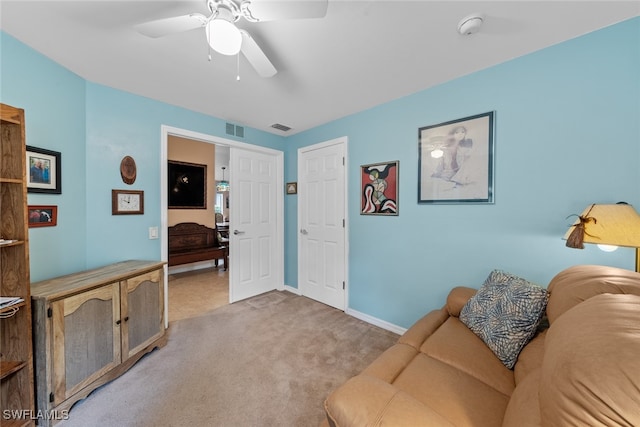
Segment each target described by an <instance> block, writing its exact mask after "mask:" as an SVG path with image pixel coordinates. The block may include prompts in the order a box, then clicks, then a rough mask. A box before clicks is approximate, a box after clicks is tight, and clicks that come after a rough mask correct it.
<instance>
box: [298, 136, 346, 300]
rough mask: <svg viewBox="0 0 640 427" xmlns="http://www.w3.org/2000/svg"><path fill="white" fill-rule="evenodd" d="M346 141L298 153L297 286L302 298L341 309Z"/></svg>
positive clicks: (313, 147) (343, 270)
mask: <svg viewBox="0 0 640 427" xmlns="http://www.w3.org/2000/svg"><path fill="white" fill-rule="evenodd" d="M345 143H346V139H338V140H333V141H329V142H326V143H323V144H317V145H314V146H310V147H304V148H301V149H299V150H298V203H299V205H298V226H299V227H298V228H299V230H298V248H299V254H298V284H299V287H300V292H301V294H302V295H304V296H307V297H309V298H313V299H315V300H317V301H320V302H322V303H325V304H327V305H330V306H332V307H336V308H338V309H340V310H344V308H345V281H346V272H345V263H346V262H345V252H346V250H345V219H346V216H345V200H344V198H345V172H344V170H345V166H344V157H345V155H344V153H345Z"/></svg>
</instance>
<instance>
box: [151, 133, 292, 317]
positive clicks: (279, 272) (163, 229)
mask: <svg viewBox="0 0 640 427" xmlns="http://www.w3.org/2000/svg"><path fill="white" fill-rule="evenodd" d="M169 136H176V137H180V138H187V139H191V140H195V141H199V142H205V143H208V144H216V145H226V146H228V147H234V148H241V149H244V150H250V151H258V152H260V153H265V154H270V155H273V156H275V158H276V185H277V187H276V188H282V189H283V188H284V152H283V151H280V150H275V149H273V148H268V147H263V146H260V145H254V144H250V143H246V142H240V141H234V140H232V139H227V138H222V137H219V136H214V135H208V134H204V133H200V132H195V131H191V130H188V129H182V128H177V127H173V126H168V125H160V231H159V233H160V248H161V260H162V261H164V262H168V260H169V228H168V223H169V214H168V206H169V204H168V195H167V190H168V185H167V174H168V167H167V161H168V160H169V158H168V153H167V150H168V145H169ZM229 181H230V182H233V170H229ZM275 244H276V247H275V248H274V249H275V251H274V255H275V257H276V265H277V268H276V279H275V280H276V289H278V290H284V191H276V240H275ZM227 271H228V272H229V286H231V281H232V279H233V277H232V275H233V273H232V272H231V269H228V270H227ZM229 303H231V292H229ZM164 312H165V316H164V319H165V320H164V326H165V328H168V327H169V267H168V265H166V264H165V266H164Z"/></svg>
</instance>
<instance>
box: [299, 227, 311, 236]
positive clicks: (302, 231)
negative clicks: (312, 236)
mask: <svg viewBox="0 0 640 427" xmlns="http://www.w3.org/2000/svg"><path fill="white" fill-rule="evenodd" d="M300 234H302V235H305V236H306V235H307V234H309V232H308V231H307V230H305V229H304V228H301V229H300Z"/></svg>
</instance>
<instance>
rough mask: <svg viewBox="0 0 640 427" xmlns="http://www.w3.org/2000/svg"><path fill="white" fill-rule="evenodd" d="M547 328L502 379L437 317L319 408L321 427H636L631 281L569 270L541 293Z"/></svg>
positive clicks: (461, 334)
mask: <svg viewBox="0 0 640 427" xmlns="http://www.w3.org/2000/svg"><path fill="white" fill-rule="evenodd" d="M547 290H548V303H547V305H546V317H547V319H548V324H549V327H548V329H544V330H542V331H540V330H538V332H537V335H535V337H534V338H533V339H531V341H529V343H528V344H527V345H526V346H525V347H524V348H523V349H522V351H521V352H520V353H519V356H518V358H517V362H516V363H515V366H514V368H513V369H508V368H507V367H506V366H505V365H504V364H503V362H501V361H500V359H498V357H496V355H495V354H494V352H493V351H492V350H490V349H489V347H487V345H485V342H484V341H483V340H482V339H480V338H479V337H478V336H476V335H475V334H474V333H473V332H472V331H471V330H470V329H469V328H467V326H465V324H464V323H462V322H461V321H460V318H459V316H460V312H461V310H462V309H463V307H464V306H465V304H466V303H467V301H468V300H469V299H470V298H471V297H472V296H473V295H474V294H475V292H476V290H474V289H470V288H462V287H458V288H455V289H453V290H452V291H451V293H450V294H449V296H448V299H447V303H446V305H445V307H443V308H442V309H440V310H436V311H433V312H431V313H429V314H427V315H426V316H424V317H423V318H422V319H420V320H419V321H418V322H416V323H415V324H414V325H413V326H412V327H411V328H409V330H407V331H406V333H405V334H404V335H402V336H401V337H400V339H399V340H398V342H397V344H395V345H394V346H393V347H391V348H389V349H388V350H387V351H385V352H384V353H383V354H382V355H381V356H380V357H379V358H377V359H376V360H375V361H374V362H373V363H372V364H371V365H369V366H368V367H367V368H366V369H365V370H364V371H363V372H362V373H360V374H359V375H357V376H356V377H354V378H351V379H350V380H348V381H347V382H346V383H344V384H343V385H341V386H340V387H339V388H338V389H336V390H335V391H334V392H332V393H331V394H330V395H329V396H328V398H327V399H326V401H325V411H326V414H327V420H326V421H325V422H323V424H324V425H327V424H329V425H331V426H333V427H346V426H357V427H364V426H509V427H511V426H514V427H515V426H517V427H526V426H640V273H635V272H632V271H628V270H623V269H618V268H611V267H603V266H575V267H571V268H568V269H566V270H564V271H562V272H560V273H559V274H558V275H557V276H556V277H554V278H553V279H552V281H551V282H550V283H549V285H548V287H547Z"/></svg>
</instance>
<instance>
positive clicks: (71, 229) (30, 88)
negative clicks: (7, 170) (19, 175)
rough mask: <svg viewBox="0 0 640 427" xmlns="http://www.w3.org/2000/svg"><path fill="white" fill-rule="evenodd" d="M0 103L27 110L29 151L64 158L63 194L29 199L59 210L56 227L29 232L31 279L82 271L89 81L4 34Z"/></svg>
mask: <svg viewBox="0 0 640 427" xmlns="http://www.w3.org/2000/svg"><path fill="white" fill-rule="evenodd" d="M0 61H1V63H0V79H1V80H0V91H1V92H0V101H1V102H2V103H5V104H9V105H13V106H15V107H18V108H23V109H24V110H25V122H26V129H25V132H26V140H27V145H32V146H34V147H38V148H45V149H48V150H53V151H58V152H60V153H62V157H61V163H62V194H35V193H34V194H29V195H28V201H29V204H30V205H57V206H58V225H57V226H56V227H42V228H31V229H29V253H30V264H31V279H32V280H33V281H37V280H41V279H44V278H48V277H55V276H59V275H61V274H66V273H68V272H72V271H79V270H82V269H84V267H85V264H86V253H87V246H86V239H85V237H86V236H85V229H86V226H87V218H86V207H87V202H86V199H85V197H84V195H85V193H86V188H87V186H86V176H85V162H86V158H85V156H86V147H85V121H86V120H85V81H84V79H82V78H80V77H78V76H77V75H76V74H74V73H71V72H70V71H68V70H67V69H66V68H63V67H60V66H59V65H57V64H55V63H54V62H52V61H50V60H49V59H47V58H45V57H44V56H42V55H40V54H39V53H37V52H36V51H34V50H32V49H29V48H27V47H26V46H25V45H24V44H22V43H20V42H19V41H17V40H16V39H14V38H13V37H11V36H9V35H7V34H5V33H3V32H0Z"/></svg>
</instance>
